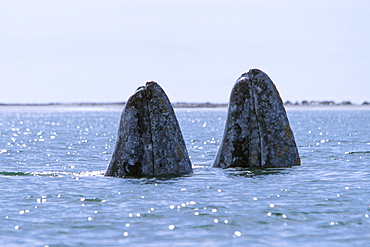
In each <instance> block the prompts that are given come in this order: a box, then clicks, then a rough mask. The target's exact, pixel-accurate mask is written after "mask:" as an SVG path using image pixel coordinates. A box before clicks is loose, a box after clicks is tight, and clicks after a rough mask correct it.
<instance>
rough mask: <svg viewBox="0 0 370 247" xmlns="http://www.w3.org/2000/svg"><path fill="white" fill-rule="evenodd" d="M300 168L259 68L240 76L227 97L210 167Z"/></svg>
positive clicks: (277, 102) (275, 96) (279, 107)
mask: <svg viewBox="0 0 370 247" xmlns="http://www.w3.org/2000/svg"><path fill="white" fill-rule="evenodd" d="M296 165H300V158H299V154H298V149H297V145H296V142H295V139H294V135H293V132H292V130H291V128H290V125H289V121H288V117H287V115H286V112H285V108H284V105H283V102H282V100H281V98H280V95H279V92H278V90H277V88H276V86H275V85H274V83H273V82H272V80H271V79H270V78H269V76H268V75H267V74H266V73H264V72H262V71H261V70H259V69H251V70H249V71H248V72H245V73H243V74H242V75H241V76H240V77H239V78H238V80H237V81H236V83H235V85H234V87H233V89H232V91H231V95H230V101H229V109H228V116H227V121H226V126H225V130H224V135H223V139H222V142H221V144H220V148H219V150H218V153H217V155H216V158H215V160H214V163H213V167H221V168H228V167H291V166H296Z"/></svg>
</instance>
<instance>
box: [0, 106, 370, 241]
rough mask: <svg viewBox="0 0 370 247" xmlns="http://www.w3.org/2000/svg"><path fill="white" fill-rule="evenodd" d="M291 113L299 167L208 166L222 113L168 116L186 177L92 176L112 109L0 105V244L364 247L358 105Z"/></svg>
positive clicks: (363, 157)
mask: <svg viewBox="0 0 370 247" xmlns="http://www.w3.org/2000/svg"><path fill="white" fill-rule="evenodd" d="M308 109H310V108H293V109H288V117H289V120H290V123H291V127H292V129H293V132H294V134H295V138H296V141H297V144H298V147H299V152H300V156H301V160H302V166H299V167H293V168H284V169H240V168H239V169H235V168H233V169H226V170H223V169H217V168H210V165H211V164H212V160H213V159H214V157H215V155H216V152H217V148H218V145H219V143H220V139H221V138H222V135H223V129H224V125H225V120H226V115H227V110H226V109H176V114H177V117H178V120H179V123H180V125H181V128H182V132H183V135H184V139H185V142H186V145H187V147H188V150H189V155H190V156H191V161H192V163H193V166H194V174H192V175H187V176H182V177H175V178H142V179H133V178H126V179H123V178H113V177H104V176H103V174H104V171H105V169H106V167H107V165H108V162H109V160H110V157H111V153H112V150H113V148H114V145H115V138H116V134H117V126H118V122H119V118H120V114H121V109H117V108H113V109H105V108H98V107H95V108H73V107H66V108H63V107H54V108H52V107H49V108H48V107H44V108H42V107H41V108H40V107H39V108H34V107H27V108H17V107H13V108H9V107H8V108H6V107H3V108H0V192H1V194H0V246H225V245H229V246H245V245H248V246H366V245H369V244H370V162H369V160H370V131H369V130H370V109H369V108H361V109H362V110H350V109H342V108H335V110H331V109H333V108H328V109H326V108H318V109H315V110H308Z"/></svg>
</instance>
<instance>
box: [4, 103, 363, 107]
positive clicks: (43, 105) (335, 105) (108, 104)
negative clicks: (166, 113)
mask: <svg viewBox="0 0 370 247" xmlns="http://www.w3.org/2000/svg"><path fill="white" fill-rule="evenodd" d="M125 104H126V102H113V103H92V102H87V103H83V102H81V103H29V104H28V103H0V108H1V107H123V106H124V105H125ZM172 106H173V107H174V108H226V107H227V106H228V104H227V103H210V102H204V103H189V102H175V103H172ZM284 106H286V107H287V108H306V107H309V108H311V107H315V108H316V107H341V106H346V107H351V106H355V107H362V106H370V103H369V102H366V101H365V102H364V103H362V104H353V103H352V102H350V101H343V102H341V103H336V102H334V101H302V102H300V103H299V102H295V103H292V102H290V101H286V102H285V103H284Z"/></svg>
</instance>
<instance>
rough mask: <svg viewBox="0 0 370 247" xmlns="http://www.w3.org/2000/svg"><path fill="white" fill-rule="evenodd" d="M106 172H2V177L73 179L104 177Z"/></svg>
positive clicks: (0, 173)
mask: <svg viewBox="0 0 370 247" xmlns="http://www.w3.org/2000/svg"><path fill="white" fill-rule="evenodd" d="M104 172H105V170H100V171H87V172H58V171H51V172H6V171H1V172H0V176H1V175H2V176H13V177H16V176H36V177H64V176H73V177H96V176H104Z"/></svg>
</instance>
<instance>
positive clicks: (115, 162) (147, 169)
mask: <svg viewBox="0 0 370 247" xmlns="http://www.w3.org/2000/svg"><path fill="white" fill-rule="evenodd" d="M188 173H192V165H191V162H190V159H189V155H188V152H187V149H186V146H185V142H184V139H183V136H182V133H181V130H180V127H179V124H178V121H177V118H176V115H175V112H174V110H173V108H172V105H171V103H170V101H169V99H168V97H167V95H166V93H165V92H164V91H163V89H162V88H161V87H160V86H159V85H158V83H156V82H154V81H148V82H146V84H145V86H140V87H139V88H138V89H137V90H136V91H135V93H134V94H133V95H132V96H131V97H130V98H129V99H128V101H127V102H126V105H125V107H124V109H123V111H122V115H121V120H120V124H119V129H118V136H117V141H116V146H115V149H114V152H113V155H112V158H111V161H110V163H109V166H108V168H107V170H106V173H105V175H106V176H114V177H124V176H136V177H140V176H164V175H181V174H188Z"/></svg>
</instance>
